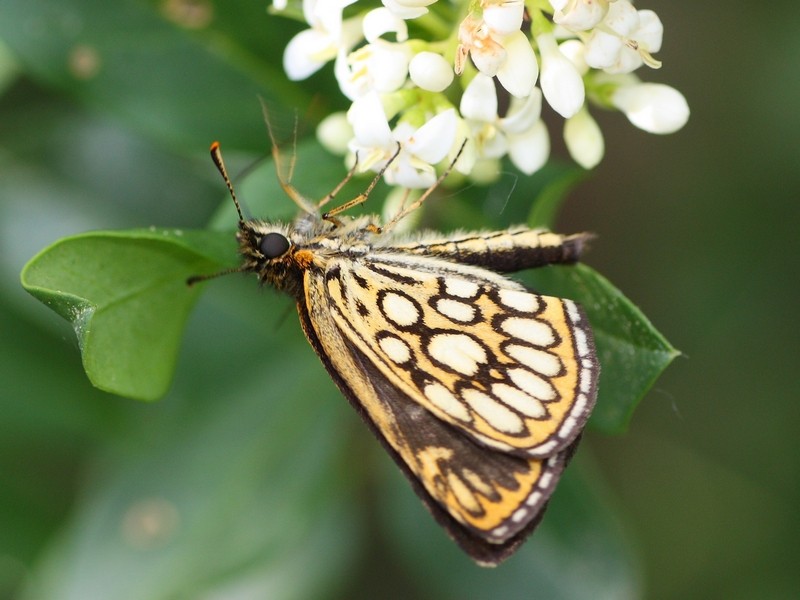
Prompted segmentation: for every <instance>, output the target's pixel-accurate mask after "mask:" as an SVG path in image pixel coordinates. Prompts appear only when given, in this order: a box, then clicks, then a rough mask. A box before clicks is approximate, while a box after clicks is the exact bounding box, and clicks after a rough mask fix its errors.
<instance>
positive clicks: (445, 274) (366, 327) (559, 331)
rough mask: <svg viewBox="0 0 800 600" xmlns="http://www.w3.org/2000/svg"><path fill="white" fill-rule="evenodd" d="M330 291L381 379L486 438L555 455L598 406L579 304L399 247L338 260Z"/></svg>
mask: <svg viewBox="0 0 800 600" xmlns="http://www.w3.org/2000/svg"><path fill="white" fill-rule="evenodd" d="M324 294H325V296H326V297H327V301H328V302H327V303H328V310H329V311H330V312H331V316H332V319H333V321H334V322H335V324H336V328H337V330H338V331H340V332H341V333H342V335H343V336H344V337H345V338H347V340H348V341H349V342H350V343H351V344H352V345H354V346H355V347H357V348H358V349H359V350H360V352H361V353H362V354H363V355H364V356H365V357H366V359H367V361H368V362H369V363H370V364H371V365H374V366H375V367H376V368H377V370H378V371H380V373H381V374H382V376H383V377H385V378H386V379H388V380H389V381H391V382H392V384H393V385H394V386H395V387H397V388H398V389H399V390H401V391H403V392H404V394H405V395H406V396H407V397H409V398H410V399H412V400H413V401H414V402H416V403H417V404H419V405H420V406H422V407H424V408H426V409H427V410H428V411H430V412H432V413H433V414H435V415H436V416H437V417H439V418H440V419H442V420H444V421H446V422H448V423H450V424H451V425H453V426H455V427H456V428H458V429H460V430H462V431H464V432H465V433H467V434H468V435H470V436H471V437H472V438H473V439H474V440H476V441H478V442H480V443H481V444H484V445H486V446H490V447H493V448H497V449H499V450H503V451H507V452H511V453H516V454H522V455H528V456H535V457H547V456H550V455H552V454H553V453H555V452H558V451H559V450H562V449H563V448H566V447H567V446H568V445H569V444H570V443H571V442H572V441H573V440H574V439H575V438H576V437H577V436H578V435H579V434H580V432H581V431H582V429H583V427H584V425H585V423H586V420H587V418H588V416H589V414H590V412H591V410H592V408H593V405H594V400H595V396H596V380H597V372H598V368H597V361H596V358H595V353H594V344H593V341H592V335H591V330H590V329H589V327H588V322H587V320H586V317H585V316H584V315H583V313H582V311H581V310H580V309H579V308H578V306H577V305H576V304H575V303H573V302H572V301H570V300H564V299H561V298H552V297H547V296H540V295H537V294H533V293H531V292H529V291H527V290H525V288H523V287H522V286H521V285H520V284H518V283H516V282H514V281H511V280H509V279H507V278H505V277H503V276H501V275H498V274H496V273H492V272H490V271H487V270H484V269H480V268H476V267H471V266H466V265H460V264H454V263H450V262H447V261H443V260H439V259H435V258H423V257H419V256H414V257H406V256H403V255H401V254H391V253H383V254H380V253H376V254H371V255H370V256H369V258H368V259H367V258H364V259H359V260H332V261H330V262H329V263H328V268H327V270H326V272H325V282H324Z"/></svg>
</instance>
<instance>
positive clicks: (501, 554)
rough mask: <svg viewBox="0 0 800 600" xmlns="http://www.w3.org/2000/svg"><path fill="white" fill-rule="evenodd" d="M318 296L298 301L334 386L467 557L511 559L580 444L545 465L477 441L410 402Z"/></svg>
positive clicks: (492, 562)
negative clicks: (343, 333) (340, 326)
mask: <svg viewBox="0 0 800 600" xmlns="http://www.w3.org/2000/svg"><path fill="white" fill-rule="evenodd" d="M312 285H313V284H312ZM319 291H324V288H319V287H317V289H316V291H314V289H313V288H312V289H310V290H309V292H310V293H309V294H308V296H310V297H311V298H312V302H311V305H308V304H306V302H300V303H299V304H298V314H299V315H300V321H301V324H302V326H303V330H304V332H305V334H306V336H307V338H308V340H309V342H310V343H311V345H312V347H313V348H314V349H315V351H316V352H317V354H318V355H319V357H320V359H321V360H322V362H323V364H324V365H325V367H326V369H327V370H328V372H329V374H330V375H331V378H332V379H333V381H334V382H335V383H336V384H337V386H338V387H339V389H340V390H341V391H342V393H343V394H344V395H345V396H346V397H347V399H348V400H349V401H350V403H351V404H352V405H353V407H354V408H355V409H356V410H357V412H359V414H360V415H361V417H362V418H363V419H364V421H365V422H366V423H367V425H368V426H369V427H370V429H371V430H372V432H373V433H374V434H375V436H376V437H377V438H378V440H379V441H380V442H381V444H382V445H383V446H384V448H385V449H386V450H387V451H388V453H389V454H390V456H392V458H393V459H394V460H395V462H396V463H397V464H398V466H399V467H400V469H401V470H402V472H403V473H404V474H405V476H406V477H407V478H408V480H409V482H410V483H411V485H412V487H413V488H414V491H415V492H416V493H417V495H418V496H419V497H420V498H421V499H422V501H423V502H424V504H425V505H426V507H427V508H428V510H429V511H430V512H431V513H432V515H433V516H434V518H435V519H436V521H437V522H438V523H439V524H440V525H441V526H442V527H444V528H445V530H446V531H447V532H448V534H449V535H450V537H451V538H453V540H455V541H456V543H458V545H459V546H460V547H461V548H462V549H463V550H464V551H465V552H466V553H467V554H469V555H470V556H471V557H472V558H473V559H474V560H475V561H477V562H478V563H480V564H484V565H495V564H498V563H499V562H501V561H502V560H504V559H505V558H507V557H508V556H510V555H511V554H512V553H513V552H514V551H515V550H516V548H517V547H518V546H519V545H520V544H521V543H522V542H523V541H524V540H525V538H526V537H527V536H528V535H529V534H530V533H531V532H532V531H533V529H534V528H535V527H536V525H538V523H539V521H540V520H541V517H542V514H543V511H544V508H545V506H546V505H547V501H548V500H549V498H550V495H551V494H552V492H553V490H554V488H555V485H556V483H557V482H558V478H559V476H560V475H561V472H562V470H563V468H564V466H565V463H566V461H567V459H568V457H569V456H570V455H571V453H572V450H573V448H574V446H575V445H576V444H577V441H576V442H573V445H572V446H571V447H569V448H567V449H566V450H564V451H562V452H559V453H556V454H554V455H553V456H551V457H549V458H546V459H537V458H532V457H520V456H514V455H511V454H507V453H503V452H498V451H495V450H491V449H488V448H486V447H484V446H482V445H480V444H478V443H476V442H475V441H473V440H472V439H470V438H469V437H468V436H465V435H463V433H461V432H460V431H458V430H457V429H455V428H453V427H452V426H450V425H448V424H447V423H445V422H443V421H442V420H440V419H439V418H437V417H436V416H434V415H433V414H432V413H430V412H429V411H427V410H425V409H424V408H423V407H421V406H420V405H419V404H417V403H416V402H414V401H412V400H410V399H409V398H408V397H407V396H406V395H405V393H404V392H402V391H401V390H399V389H398V388H397V387H395V386H394V385H393V384H392V382H391V381H389V380H388V379H386V378H385V377H384V376H383V375H382V373H381V372H380V371H379V370H377V369H376V368H375V366H374V365H373V364H371V362H370V360H369V359H368V358H367V357H366V356H365V355H364V354H363V353H362V352H361V351H360V350H359V349H358V348H357V347H356V346H354V345H353V344H352V343H350V342H349V341H348V340H347V339H346V338H344V337H343V336H341V334H340V333H339V332H337V331H336V329H335V328H336V324H335V323H334V322H333V321H332V319H331V318H330V311H329V310H327V309H326V308H325V306H324V305H323V304H318V303H317V302H316V301H315V300H314V298H315V296H316V294H317V293H318V292H319Z"/></svg>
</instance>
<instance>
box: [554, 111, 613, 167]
mask: <svg viewBox="0 0 800 600" xmlns="http://www.w3.org/2000/svg"><path fill="white" fill-rule="evenodd" d="M564 141H565V142H566V144H567V150H568V151H569V154H570V156H571V157H572V158H573V160H574V161H575V162H576V163H578V164H579V165H580V166H582V167H583V168H584V169H592V168H594V167H596V166H597V165H598V163H599V162H600V160H601V159H602V158H603V154H604V153H605V142H604V141H603V134H602V132H601V131H600V127H598V125H597V122H596V121H595V120H594V119H593V118H592V116H591V115H590V114H589V109H588V108H587V107H586V106H584V107H583V108H582V109H581V110H579V111H578V112H577V114H575V116H574V117H571V118H569V119H567V120H566V121H565V122H564Z"/></svg>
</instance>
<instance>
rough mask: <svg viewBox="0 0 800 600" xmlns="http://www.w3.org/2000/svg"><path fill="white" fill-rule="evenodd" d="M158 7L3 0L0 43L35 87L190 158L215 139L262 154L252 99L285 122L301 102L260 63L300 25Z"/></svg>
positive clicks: (298, 92) (257, 10) (237, 5)
mask: <svg viewBox="0 0 800 600" xmlns="http://www.w3.org/2000/svg"><path fill="white" fill-rule="evenodd" d="M164 4H165V3H161V2H159V3H147V2H140V1H134V0H118V1H116V2H95V1H93V0H4V1H3V2H2V3H0V38H2V39H3V40H4V42H5V43H6V44H7V45H8V47H9V48H10V49H11V50H12V51H13V52H14V54H15V55H16V56H17V57H18V58H19V61H20V63H22V65H23V66H24V67H25V68H26V69H27V72H28V73H29V74H31V75H32V76H34V77H36V78H37V79H38V80H39V81H41V82H43V83H45V84H47V85H48V86H51V87H57V88H60V89H62V90H64V91H66V92H68V93H69V94H70V95H71V96H73V97H76V98H78V99H79V100H81V101H82V102H84V103H86V104H88V105H90V106H93V107H95V108H100V109H101V110H103V111H106V112H111V113H113V114H114V115H115V116H116V117H117V118H119V119H121V120H122V121H123V122H125V123H126V124H127V125H128V126H129V127H131V128H132V129H135V130H137V131H140V132H143V133H145V134H147V135H150V136H152V137H154V138H156V139H159V140H162V142H167V143H169V144H170V145H173V146H176V147H182V148H184V149H186V150H190V151H193V152H194V151H197V149H198V148H205V147H208V144H209V143H210V142H211V141H212V140H214V139H216V138H217V137H224V139H225V140H226V142H227V143H228V144H229V145H231V146H236V147H239V148H246V149H249V150H254V151H262V152H263V149H264V148H265V147H267V136H266V134H265V131H264V128H263V127H262V126H261V125H260V124H261V123H262V122H263V121H262V116H261V106H260V104H259V97H261V98H263V99H264V101H265V102H266V104H267V105H268V106H270V107H271V110H274V111H275V112H276V113H277V114H278V115H280V116H281V117H282V118H283V117H285V118H289V119H292V116H291V115H292V114H293V111H294V110H295V107H298V106H308V105H309V103H310V99H311V94H310V93H308V92H306V91H304V90H303V89H302V87H301V86H298V85H297V84H294V83H291V82H289V80H288V79H287V77H286V75H285V74H284V73H283V69H282V66H281V63H280V61H279V60H274V59H270V58H269V57H277V56H280V55H281V54H282V52H283V47H284V46H285V44H286V42H287V41H288V36H289V35H291V33H292V32H293V31H297V30H299V28H300V25H299V24H294V23H292V22H291V21H288V20H286V19H284V18H281V17H278V16H270V15H267V14H266V10H265V8H266V4H265V3H259V2H255V3H254V2H250V1H249V0H248V1H245V0H230V1H226V2H225V3H217V6H216V7H215V6H214V5H213V4H212V3H210V2H209V3H204V4H203V5H201V6H200V7H199V10H200V11H202V10H207V11H208V18H207V19H203V20H200V21H199V22H194V23H192V22H189V21H182V20H181V19H180V17H179V16H178V15H174V14H172V13H170V11H168V10H167V9H166V8H163V9H162V10H159V9H160V8H161V7H162V5H164ZM168 4H180V3H168ZM287 25H288V27H287ZM318 98H319V99H320V101H322V100H323V99H324V98H325V96H318Z"/></svg>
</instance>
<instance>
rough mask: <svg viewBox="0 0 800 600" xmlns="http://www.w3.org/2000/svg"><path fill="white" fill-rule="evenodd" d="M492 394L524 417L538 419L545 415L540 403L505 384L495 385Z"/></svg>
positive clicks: (545, 412)
mask: <svg viewBox="0 0 800 600" xmlns="http://www.w3.org/2000/svg"><path fill="white" fill-rule="evenodd" d="M492 392H493V393H494V395H495V396H497V397H498V398H500V400H502V401H503V402H505V403H506V404H508V405H509V406H510V407H511V408H513V409H515V410H517V411H519V412H521V413H522V414H523V415H525V416H526V417H531V418H534V419H540V418H542V417H543V416H545V415H546V414H547V411H546V410H545V409H544V406H542V403H541V402H539V401H538V400H537V399H536V398H532V397H531V396H529V395H528V394H526V393H525V392H523V391H522V390H520V389H518V388H515V387H513V386H510V385H508V384H505V383H495V384H494V385H493V386H492Z"/></svg>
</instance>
